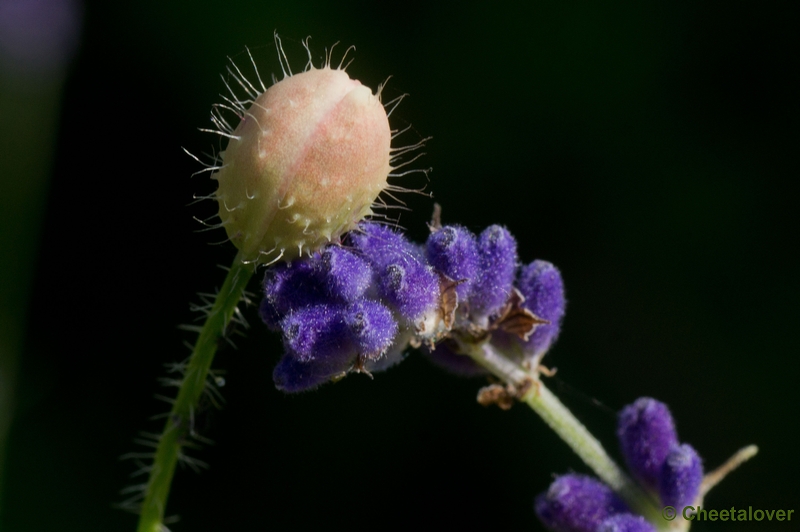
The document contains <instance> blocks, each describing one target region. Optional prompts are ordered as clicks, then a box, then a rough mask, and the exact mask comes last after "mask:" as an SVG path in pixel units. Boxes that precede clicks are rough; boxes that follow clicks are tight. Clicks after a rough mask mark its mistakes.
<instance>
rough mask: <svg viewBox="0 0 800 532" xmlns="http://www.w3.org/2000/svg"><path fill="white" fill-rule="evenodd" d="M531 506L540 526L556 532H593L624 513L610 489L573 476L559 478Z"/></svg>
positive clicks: (621, 504)
mask: <svg viewBox="0 0 800 532" xmlns="http://www.w3.org/2000/svg"><path fill="white" fill-rule="evenodd" d="M534 506H535V509H536V515H537V516H538V517H539V519H540V520H541V521H542V523H544V525H545V526H546V527H547V528H549V529H550V530H553V531H555V532H595V531H596V530H597V527H598V526H600V523H602V522H603V521H604V520H606V519H607V518H609V517H610V516H612V515H614V514H618V513H621V512H626V511H627V508H626V507H625V503H623V502H622V500H620V498H619V497H617V495H616V494H615V493H614V492H613V491H612V490H611V488H609V487H608V486H606V485H605V484H603V483H602V482H600V481H599V480H596V479H593V478H591V477H587V476H584V475H576V474H568V475H563V476H561V477H558V478H557V479H556V480H555V482H553V483H552V484H551V485H550V488H549V489H548V490H547V491H546V492H545V493H542V494H540V495H539V496H538V497H536V502H535V505H534Z"/></svg>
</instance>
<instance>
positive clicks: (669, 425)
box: [617, 397, 678, 490]
mask: <svg viewBox="0 0 800 532" xmlns="http://www.w3.org/2000/svg"><path fill="white" fill-rule="evenodd" d="M617 437H618V438H619V443H620V448H621V450H622V454H623V456H624V457H625V461H626V462H627V464H628V469H630V470H631V473H633V474H634V476H636V478H638V479H639V480H640V481H641V482H642V483H643V484H644V485H645V486H646V487H648V488H650V489H653V490H656V489H658V486H659V478H660V475H661V468H662V466H663V465H664V461H665V460H666V459H667V455H668V454H669V452H670V450H671V449H672V448H673V447H674V446H676V445H677V444H678V435H677V433H676V431H675V422H674V421H673V420H672V414H670V412H669V409H668V408H667V405H665V404H664V403H661V402H659V401H656V400H655V399H651V398H649V397H641V398H639V399H637V400H636V401H635V402H634V403H633V404H631V405H628V406H626V407H625V408H623V409H622V411H621V412H620V414H619V419H618V421H617Z"/></svg>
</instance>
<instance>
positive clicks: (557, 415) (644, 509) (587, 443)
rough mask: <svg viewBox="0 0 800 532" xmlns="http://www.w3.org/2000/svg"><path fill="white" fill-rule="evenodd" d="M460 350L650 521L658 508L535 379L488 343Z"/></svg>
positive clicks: (470, 345) (471, 345) (534, 376)
mask: <svg viewBox="0 0 800 532" xmlns="http://www.w3.org/2000/svg"><path fill="white" fill-rule="evenodd" d="M461 347H462V350H463V351H464V352H465V353H466V354H467V355H469V356H470V357H472V358H473V359H474V360H475V361H476V362H478V363H479V364H481V365H482V366H484V367H485V368H486V369H488V370H489V371H491V372H492V374H494V375H495V376H496V377H498V378H500V379H501V380H503V381H504V382H505V383H506V384H510V385H512V386H513V387H514V389H516V390H519V391H521V392H524V393H523V394H522V396H521V397H519V399H520V400H521V401H522V402H524V403H526V404H527V405H528V406H530V407H531V409H533V411H534V412H536V413H537V414H539V417H541V418H542V420H544V422H545V423H547V425H548V426H549V427H550V428H551V429H553V430H554V431H555V433H556V434H558V436H559V437H560V438H561V439H562V440H564V442H565V443H566V444H567V445H568V446H569V447H570V448H571V449H572V450H573V451H575V454H577V455H578V456H579V457H580V458H581V459H582V460H583V461H584V463H585V464H586V465H587V466H589V467H590V468H591V469H592V471H594V472H595V474H596V475H597V476H598V477H600V479H601V480H603V482H605V483H606V484H607V485H608V486H610V487H611V488H612V489H613V490H614V491H616V492H617V493H619V494H620V496H621V497H622V498H623V499H625V502H627V503H628V505H629V506H630V507H631V509H632V510H634V511H636V512H638V513H640V514H642V515H644V516H645V517H646V518H648V519H650V520H652V518H653V517H654V516H659V519H660V514H659V508H658V507H657V506H656V504H655V502H654V501H652V500H651V499H650V498H649V497H648V496H647V495H646V494H645V493H644V492H643V491H642V490H641V489H640V488H639V486H638V485H636V484H635V483H634V482H633V481H632V480H631V479H630V478H629V477H628V476H627V475H626V474H625V473H624V472H623V471H622V469H620V467H619V466H618V465H617V464H616V463H615V462H614V460H612V459H611V457H610V456H608V453H606V451H605V449H604V448H603V446H602V445H601V444H600V442H599V441H598V440H597V438H595V437H594V436H592V434H591V433H590V432H589V431H588V430H587V428H586V427H585V426H584V425H583V423H581V422H580V421H578V419H577V418H576V417H575V416H574V415H573V414H572V412H570V411H569V409H568V408H567V407H566V406H564V404H563V403H562V402H561V401H559V400H558V398H557V397H556V396H555V395H553V393H552V392H551V391H550V390H548V389H547V387H546V386H545V385H544V383H542V382H541V381H540V380H539V378H538V375H536V374H534V373H532V372H530V371H528V370H526V369H524V368H523V367H522V366H520V365H519V364H517V363H516V362H514V361H512V360H510V359H509V358H507V357H505V356H503V355H502V354H501V353H498V352H497V351H495V349H494V347H493V346H492V345H491V344H489V343H488V342H483V343H478V344H468V343H464V344H462V346H461Z"/></svg>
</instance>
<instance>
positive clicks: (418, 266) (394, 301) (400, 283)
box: [378, 256, 439, 328]
mask: <svg viewBox="0 0 800 532" xmlns="http://www.w3.org/2000/svg"><path fill="white" fill-rule="evenodd" d="M378 274H379V276H380V280H379V285H380V289H381V293H382V295H383V296H384V297H385V298H386V301H387V302H388V303H389V304H390V305H392V306H393V307H394V308H395V310H397V312H398V314H400V315H401V316H402V317H403V318H405V319H406V320H408V321H409V322H411V323H414V324H418V323H420V322H424V324H425V325H424V326H425V327H429V326H430V327H431V328H432V327H433V324H431V325H428V323H427V322H428V321H430V320H432V316H433V314H435V311H436V308H437V305H438V301H439V277H438V276H437V275H436V273H435V272H434V271H433V269H432V268H431V267H430V266H426V265H425V264H423V263H422V262H419V261H418V260H416V259H415V258H414V257H411V256H407V257H404V258H403V260H402V262H396V263H392V264H389V265H388V266H386V268H385V269H384V270H383V271H382V272H381V271H379V272H378Z"/></svg>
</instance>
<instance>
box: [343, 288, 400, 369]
mask: <svg viewBox="0 0 800 532" xmlns="http://www.w3.org/2000/svg"><path fill="white" fill-rule="evenodd" d="M343 316H344V321H345V323H346V324H347V327H348V328H349V332H350V334H351V335H352V338H353V340H354V343H355V345H356V349H357V350H358V354H359V355H362V356H364V357H365V358H366V359H368V360H377V359H379V358H380V357H381V356H382V355H383V354H384V353H386V350H387V349H389V347H390V346H391V345H392V341H393V340H394V337H395V335H396V334H397V322H395V321H394V318H393V317H392V313H391V311H390V310H389V309H388V308H386V307H384V306H383V305H382V304H381V303H379V302H377V301H361V302H358V303H355V304H353V305H351V306H349V307H347V308H346V309H345V310H344V313H343Z"/></svg>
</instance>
